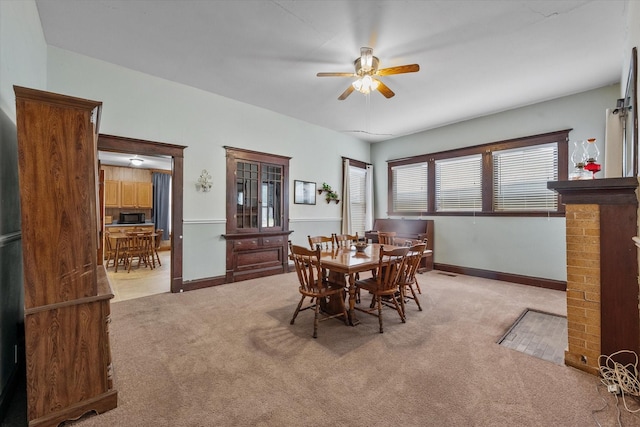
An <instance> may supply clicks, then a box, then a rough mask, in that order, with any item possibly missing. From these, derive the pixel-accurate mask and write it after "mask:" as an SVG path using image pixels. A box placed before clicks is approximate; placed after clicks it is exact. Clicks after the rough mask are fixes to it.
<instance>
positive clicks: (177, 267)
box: [97, 134, 186, 292]
mask: <svg viewBox="0 0 640 427" xmlns="http://www.w3.org/2000/svg"><path fill="white" fill-rule="evenodd" d="M97 148H98V151H106V152H112V153H126V154H131V155H136V154H138V155H141V156H166V157H171V175H172V191H171V231H172V238H171V241H170V251H171V255H170V266H171V267H170V275H169V276H170V282H171V283H170V290H171V292H181V291H182V208H183V182H184V181H183V173H184V169H183V167H184V166H183V165H184V155H183V152H184V149H185V148H186V147H184V146H182V145H175V144H167V143H163V142H155V141H146V140H140V139H133V138H126V137H121V136H114V135H104V134H100V135H99V136H98V147H97Z"/></svg>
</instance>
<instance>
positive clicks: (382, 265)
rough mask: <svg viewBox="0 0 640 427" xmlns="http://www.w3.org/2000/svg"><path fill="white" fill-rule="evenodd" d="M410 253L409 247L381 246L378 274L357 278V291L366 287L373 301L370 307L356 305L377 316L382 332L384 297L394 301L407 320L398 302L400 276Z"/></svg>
mask: <svg viewBox="0 0 640 427" xmlns="http://www.w3.org/2000/svg"><path fill="white" fill-rule="evenodd" d="M408 253H409V248H407V247H401V248H393V249H385V248H384V246H380V256H379V261H378V268H377V269H376V275H375V276H374V277H371V278H368V279H363V280H356V282H355V284H356V291H357V290H359V289H364V290H367V291H369V293H371V294H372V295H373V301H372V304H371V305H370V306H369V308H362V307H358V306H356V307H355V309H356V310H359V311H362V312H364V313H367V314H370V315H372V316H377V317H378V323H379V324H380V333H383V332H384V331H383V326H382V305H383V304H382V299H383V298H385V299H388V300H389V301H390V302H391V303H393V307H394V308H395V310H396V311H397V312H398V314H399V315H400V320H402V323H405V321H406V320H405V316H404V312H403V310H402V307H401V305H400V303H399V302H398V295H400V292H399V291H400V289H399V283H400V278H401V277H402V273H403V271H404V269H405V263H406V260H407V257H406V255H407V254H408ZM376 309H377V313H376Z"/></svg>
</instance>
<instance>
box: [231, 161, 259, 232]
mask: <svg viewBox="0 0 640 427" xmlns="http://www.w3.org/2000/svg"><path fill="white" fill-rule="evenodd" d="M259 166H260V165H259V164H258V163H248V162H238V163H237V167H236V192H237V193H236V200H237V208H236V225H237V228H243V229H246V228H258V227H259V225H258V182H259V181H258V178H259V174H258V173H259V172H258V170H259Z"/></svg>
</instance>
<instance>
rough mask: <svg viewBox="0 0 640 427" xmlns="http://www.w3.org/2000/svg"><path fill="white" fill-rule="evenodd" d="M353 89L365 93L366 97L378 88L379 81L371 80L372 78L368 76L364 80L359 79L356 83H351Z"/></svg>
mask: <svg viewBox="0 0 640 427" xmlns="http://www.w3.org/2000/svg"><path fill="white" fill-rule="evenodd" d="M351 85H352V86H353V88H354V89H355V90H357V91H358V92H360V93H364V94H365V95H367V94H369V93H371V91H374V90H376V89H377V88H378V81H377V80H374V79H372V78H371V76H369V75H367V76H364V77H362V78H359V79H358V80H356V81H355V82H353V83H351Z"/></svg>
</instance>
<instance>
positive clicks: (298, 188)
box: [293, 180, 316, 205]
mask: <svg viewBox="0 0 640 427" xmlns="http://www.w3.org/2000/svg"><path fill="white" fill-rule="evenodd" d="M293 203H296V204H299V205H315V204H316V183H315V182H307V181H298V180H294V181H293Z"/></svg>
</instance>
